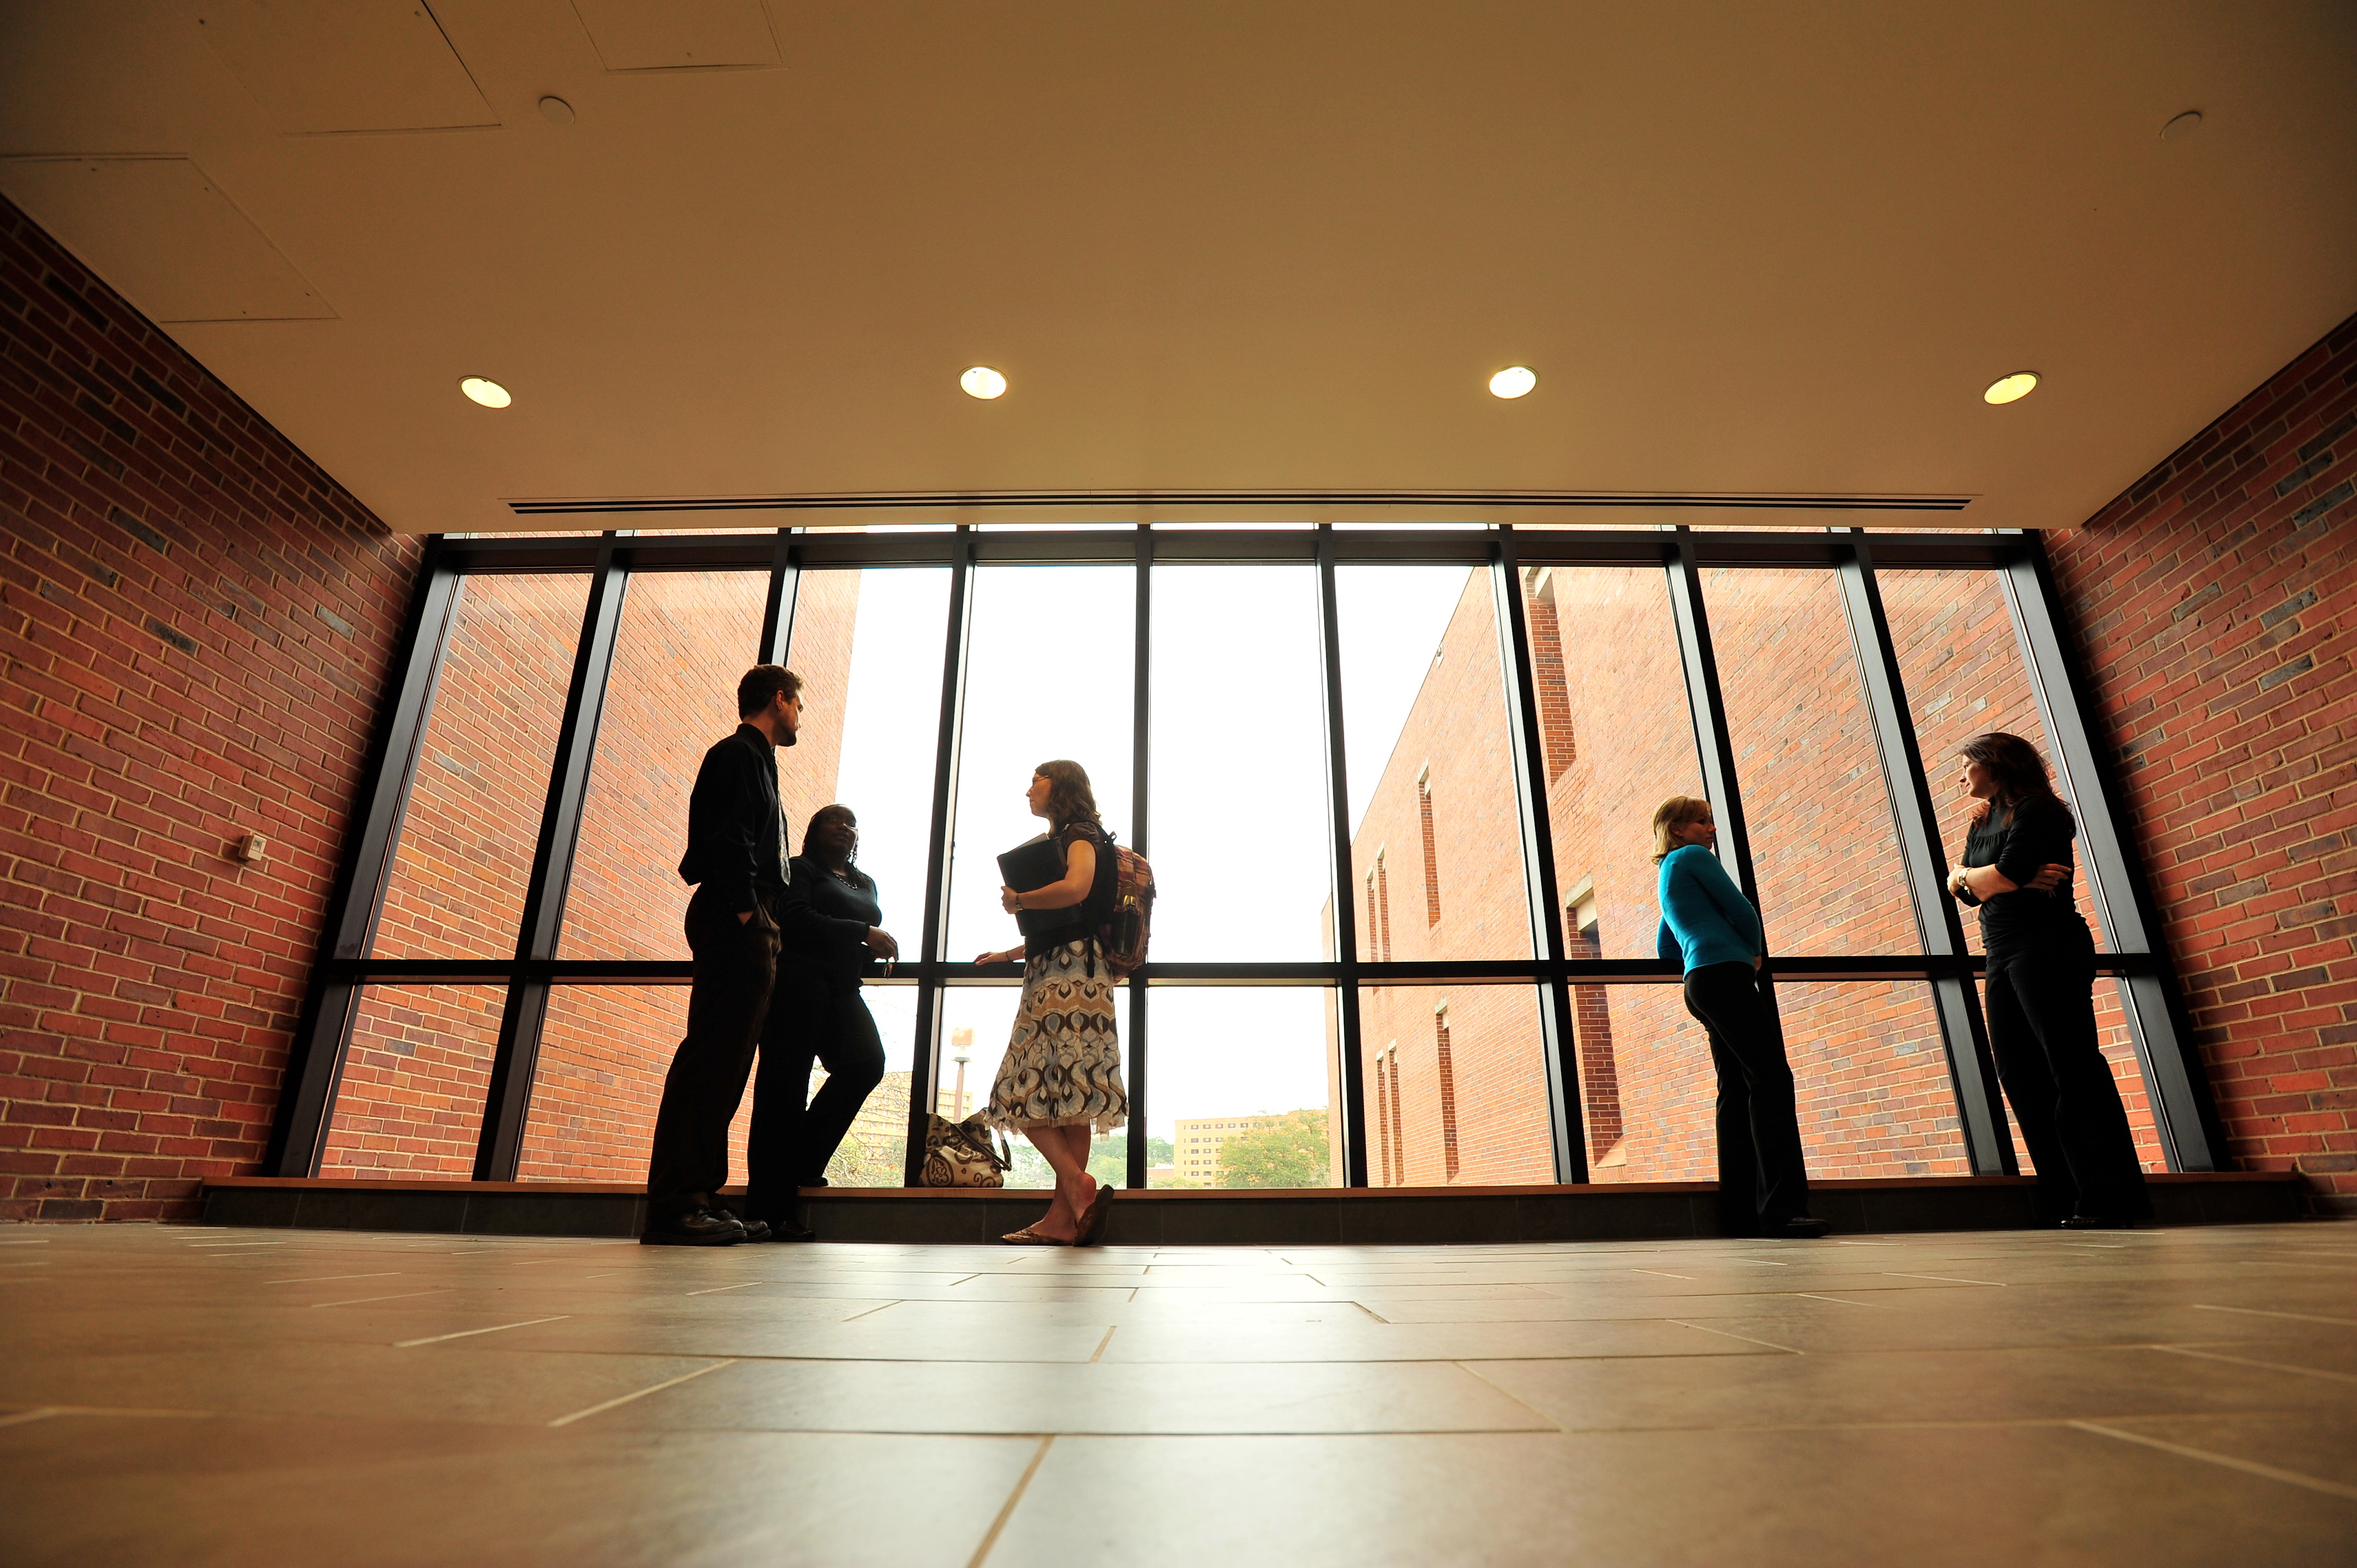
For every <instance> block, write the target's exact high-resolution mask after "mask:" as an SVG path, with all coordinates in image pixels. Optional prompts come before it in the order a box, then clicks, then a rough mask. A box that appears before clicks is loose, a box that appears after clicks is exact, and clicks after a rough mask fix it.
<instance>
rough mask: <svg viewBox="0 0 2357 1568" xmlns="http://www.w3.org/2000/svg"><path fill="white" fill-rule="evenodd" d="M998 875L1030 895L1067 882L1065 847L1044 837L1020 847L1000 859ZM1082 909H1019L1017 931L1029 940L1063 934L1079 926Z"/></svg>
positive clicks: (1007, 883)
mask: <svg viewBox="0 0 2357 1568" xmlns="http://www.w3.org/2000/svg"><path fill="white" fill-rule="evenodd" d="M998 875H999V876H1000V877H1001V878H1002V879H1003V880H1004V881H1005V882H1006V886H1009V887H1012V888H1014V889H1015V891H1017V893H1028V892H1030V891H1031V890H1032V889H1033V888H1035V887H1045V886H1048V885H1049V883H1051V882H1061V881H1062V880H1063V879H1064V846H1063V845H1062V844H1060V843H1057V842H1056V841H1055V840H1054V839H1052V838H1049V836H1048V835H1047V834H1046V833H1041V834H1040V835H1039V837H1037V838H1035V839H1029V840H1027V841H1025V842H1024V843H1018V844H1017V845H1016V846H1015V847H1014V848H1013V849H1010V850H1008V851H1007V852H1006V854H1002V855H1000V856H999V857H998ZM1079 918H1080V911H1079V910H1078V909H1018V910H1017V911H1016V912H1015V929H1017V930H1019V931H1021V932H1022V933H1023V934H1024V935H1025V936H1027V937H1034V936H1041V935H1044V934H1046V933H1047V932H1049V931H1056V930H1061V929H1065V928H1066V927H1068V926H1071V925H1073V924H1075V923H1077V922H1078V920H1079Z"/></svg>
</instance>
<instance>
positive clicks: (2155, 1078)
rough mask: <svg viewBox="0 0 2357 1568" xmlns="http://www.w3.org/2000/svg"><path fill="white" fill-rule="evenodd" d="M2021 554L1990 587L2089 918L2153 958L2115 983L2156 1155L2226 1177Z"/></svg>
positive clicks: (2084, 719) (2143, 897) (2171, 992)
mask: <svg viewBox="0 0 2357 1568" xmlns="http://www.w3.org/2000/svg"><path fill="white" fill-rule="evenodd" d="M2023 546H2024V547H2023V550H2022V553H2021V554H2020V555H2019V556H2018V558H2017V559H2016V561H2015V562H2014V564H2012V565H2010V566H2008V567H2007V569H2006V570H2005V571H2004V572H2002V573H2001V574H1999V581H2000V582H2001V583H2002V584H2003V585H2004V587H2005V597H2006V603H2007V606H2008V607H2010V608H2011V609H2012V611H2013V625H2014V631H2015V633H2016V634H2017V635H2018V637H2019V638H2020V639H2021V651H2022V659H2023V661H2024V663H2025V664H2027V665H2028V667H2029V684H2030V690H2031V692H2032V693H2033V694H2034V695H2035V696H2036V697H2037V699H2038V714H2039V717H2040V718H2041V719H2043V720H2044V721H2045V723H2046V735H2047V738H2048V741H2049V743H2050V746H2051V749H2052V751H2053V754H2054V765H2055V768H2056V770H2057V771H2058V772H2060V773H2061V776H2062V781H2063V785H2064V787H2065V788H2066V789H2068V790H2069V791H2070V795H2071V800H2072V803H2073V804H2074V805H2075V806H2076V807H2077V808H2078V816H2079V845H2080V850H2081V852H2082V853H2083V854H2084V855H2085V856H2086V858H2087V862H2088V865H2089V869H2090V870H2092V871H2093V873H2094V877H2093V881H2094V895H2095V915H2096V918H2097V919H2098V921H2100V923H2101V924H2102V926H2103V929H2104V940H2105V942H2106V944H2107V945H2108V946H2109V947H2110V948H2111V949H2112V950H2113V951H2115V952H2116V953H2120V954H2123V955H2126V954H2149V955H2151V962H2150V964H2149V965H2148V966H2147V969H2146V972H2143V973H2141V974H2131V975H2126V976H2123V977H2122V978H2121V980H2120V982H2119V991H2120V1004H2121V1005H2120V1011H2121V1013H2122V1014H2123V1015H2125V1016H2126V1019H2127V1025H2128V1034H2129V1037H2130V1038H2131V1039H2132V1040H2133V1041H2134V1042H2135V1045H2136V1063H2137V1065H2138V1066H2139V1067H2141V1068H2142V1069H2143V1070H2144V1079H2145V1084H2146V1086H2147V1089H2148V1090H2150V1091H2151V1100H2152V1114H2153V1121H2154V1123H2155V1124H2156V1126H2157V1127H2158V1131H2159V1133H2160V1142H2161V1150H2162V1153H2163V1154H2164V1155H2166V1156H2167V1158H2168V1161H2169V1169H2170V1170H2173V1171H2215V1170H2225V1169H2228V1168H2230V1166H2231V1165H2232V1160H2231V1157H2230V1156H2229V1155H2228V1154H2227V1152H2226V1133H2225V1126H2224V1123H2223V1122H2221V1121H2220V1120H2219V1116H2218V1107H2217V1104H2216V1101H2214V1100H2213V1099H2212V1095H2211V1090H2210V1079H2209V1074H2208V1072H2207V1070H2206V1069H2204V1067H2203V1065H2202V1061H2201V1051H2200V1048H2199V1047H2198V1046H2197V1045H2196V1043H2195V1040H2194V1036H2193V1022H2192V1017H2191V1015H2190V1013H2188V1011H2187V1010H2186V1006H2185V997H2184V993H2182V992H2181V991H2180V990H2179V986H2178V983H2177V972H2176V969H2175V966H2174V965H2173V964H2172V963H2171V961H2170V959H2169V952H2168V950H2167V947H2166V944H2164V943H2162V942H2160V941H2158V940H2156V937H2157V935H2158V932H2159V931H2160V929H2161V922H2160V913H2159V907H2158V905H2157V904H2156V903H2155V902H2154V900H2153V896H2152V888H2151V885H2150V884H2149V883H2148V882H2147V880H2146V877H2145V872H2144V865H2143V862H2142V860H2141V859H2140V858H2139V856H2138V855H2137V854H2136V848H2135V845H2134V843H2132V841H2131V840H2130V839H2129V838H2128V836H2127V834H2126V832H2123V831H2122V825H2123V824H2124V823H2125V822H2126V820H2127V815H2126V811H2125V810H2124V809H2123V807H2122V804H2121V795H2120V789H2119V785H2118V781H2117V780H2116V779H2115V778H2114V777H2113V775H2112V770H2111V768H2110V767H2109V766H2108V765H2107V761H2106V758H2105V756H2104V753H2103V752H2102V751H2101V750H2099V748H2098V747H2097V746H2096V742H2095V736H2094V732H2093V726H2092V725H2090V724H2089V722H2088V708H2087V689H2088V688H2087V682H2086V680H2085V679H2084V677H2083V674H2082V672H2081V671H2080V670H2079V667H2078V658H2077V654H2076V650H2074V649H2073V648H2072V644H2071V641H2070V639H2069V636H2068V634H2067V632H2066V631H2065V629H2064V621H2063V617H2062V612H2061V601H2060V598H2059V596H2058V595H2057V593H2056V590H2055V586H2054V579H2053V575H2052V572H2051V571H2050V568H2049V566H2048V564H2047V561H2046V547H2045V543H2044V542H2043V541H2042V540H2040V539H2039V538H2038V537H2037V536H2036V535H2031V536H2029V537H2028V538H2027V539H2025V540H2024V541H2023Z"/></svg>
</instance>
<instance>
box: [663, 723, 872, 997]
mask: <svg viewBox="0 0 2357 1568" xmlns="http://www.w3.org/2000/svg"><path fill="white" fill-rule="evenodd" d="M679 875H680V880H681V881H683V882H688V883H694V884H700V885H701V886H702V887H703V890H704V892H705V895H707V896H709V897H713V898H716V899H717V900H719V902H720V905H721V907H722V908H725V909H726V910H727V911H728V912H729V913H731V914H737V915H741V914H746V913H748V912H749V911H751V910H753V909H755V908H761V907H765V906H766V907H768V908H771V909H773V910H774V911H775V913H776V916H777V921H778V927H779V929H780V931H781V932H783V933H784V937H785V940H786V942H787V943H788V944H789V945H791V946H797V947H802V948H805V949H812V948H815V949H819V950H828V949H832V948H833V947H834V946H836V945H838V944H841V943H843V942H845V941H854V942H863V943H864V942H865V941H866V937H867V923H866V922H865V921H859V920H846V919H840V918H835V917H834V916H831V915H827V914H823V913H822V912H821V911H819V910H818V909H815V908H812V906H811V903H810V900H809V899H808V898H807V897H804V891H805V890H804V889H802V888H801V887H798V886H795V885H794V881H793V877H792V875H791V872H790V871H789V869H788V867H787V864H786V820H785V813H784V810H783V808H782V807H780V804H779V802H778V757H777V751H776V749H775V748H774V747H773V746H770V737H769V736H765V735H763V734H762V733H761V732H760V731H759V730H758V729H756V728H754V727H753V726H752V725H737V733H736V734H734V735H732V736H728V737H727V738H726V739H725V740H722V741H720V742H718V743H717V744H716V745H715V746H713V747H712V749H711V750H709V751H707V752H705V754H704V761H703V764H702V765H701V766H700V767H698V768H696V770H695V788H694V790H692V791H691V792H690V793H689V795H688V798H687V853H686V854H683V855H682V856H681V857H680V862H679Z"/></svg>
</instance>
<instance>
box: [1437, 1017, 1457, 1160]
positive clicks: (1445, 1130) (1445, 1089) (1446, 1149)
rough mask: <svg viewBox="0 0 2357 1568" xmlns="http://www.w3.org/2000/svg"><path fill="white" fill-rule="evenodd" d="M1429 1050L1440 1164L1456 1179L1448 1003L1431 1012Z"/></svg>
mask: <svg viewBox="0 0 2357 1568" xmlns="http://www.w3.org/2000/svg"><path fill="white" fill-rule="evenodd" d="M1432 1051H1433V1058H1434V1061H1435V1063H1436V1064H1437V1070H1438V1073H1439V1077H1440V1161H1441V1166H1442V1168H1443V1169H1444V1170H1446V1171H1447V1172H1448V1179H1449V1180H1450V1181H1455V1180H1456V1179H1457V1069H1456V1066H1455V1064H1454V1063H1453V1062H1451V1061H1450V1060H1449V1054H1448V1003H1446V1002H1444V1003H1442V1004H1440V1005H1439V1006H1437V1007H1436V1008H1434V1009H1433V1010H1432Z"/></svg>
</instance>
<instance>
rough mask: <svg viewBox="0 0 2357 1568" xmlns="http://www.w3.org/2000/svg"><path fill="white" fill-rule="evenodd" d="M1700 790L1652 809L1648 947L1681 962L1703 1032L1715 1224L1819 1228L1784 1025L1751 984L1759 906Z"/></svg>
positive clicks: (1774, 1231) (1820, 1231)
mask: <svg viewBox="0 0 2357 1568" xmlns="http://www.w3.org/2000/svg"><path fill="white" fill-rule="evenodd" d="M1717 844H1718V824H1717V822H1713V821H1712V820H1711V815H1710V802H1709V801H1707V800H1695V799H1694V798H1693V797H1691V796H1687V795H1673V796H1671V797H1670V798H1669V799H1668V800H1664V801H1663V802H1662V804H1661V806H1660V807H1659V809H1657V810H1656V811H1654V812H1653V863H1654V864H1655V865H1659V866H1660V867H1661V868H1662V875H1661V884H1660V893H1661V900H1662V929H1661V935H1660V937H1659V939H1658V940H1657V942H1656V947H1657V949H1658V950H1659V951H1660V953H1661V955H1662V957H1663V960H1664V961H1670V962H1675V963H1678V964H1681V965H1683V966H1684V970H1685V976H1686V985H1685V1002H1686V1011H1687V1012H1688V1013H1691V1014H1693V1015H1694V1017H1695V1022H1697V1023H1699V1024H1700V1025H1701V1026H1703V1028H1704V1030H1705V1031H1706V1033H1707V1034H1708V1035H1709V1036H1710V1060H1711V1065H1712V1066H1713V1067H1714V1068H1716V1069H1718V1224H1719V1231H1720V1233H1721V1234H1723V1235H1727V1236H1796V1237H1810V1236H1822V1235H1824V1233H1825V1231H1826V1230H1828V1229H1830V1228H1829V1227H1828V1226H1827V1225H1826V1224H1825V1222H1824V1220H1822V1219H1812V1218H1810V1215H1809V1173H1808V1168H1807V1165H1805V1164H1804V1163H1803V1159H1802V1155H1801V1119H1800V1112H1798V1110H1797V1109H1796V1108H1795V1107H1794V1105H1793V1101H1792V1064H1791V1063H1790V1062H1788V1061H1786V1060H1785V1059H1784V1039H1783V1036H1782V1035H1781V1033H1780V1032H1779V1031H1778V1029H1777V1027H1776V1019H1775V1015H1773V1014H1771V1013H1770V1011H1769V1010H1768V1002H1767V999H1766V998H1765V997H1763V996H1762V995H1760V983H1759V970H1760V958H1761V955H1762V954H1763V953H1765V952H1766V950H1767V944H1766V943H1765V942H1764V941H1763V940H1761V934H1760V911H1759V910H1757V909H1755V908H1752V907H1751V900H1750V899H1749V898H1746V897H1744V896H1743V890H1742V889H1741V888H1739V887H1738V886H1736V885H1735V883H1734V881H1733V879H1732V878H1730V877H1729V876H1728V875H1727V872H1726V870H1725V869H1724V868H1723V867H1721V866H1720V865H1719V864H1718V856H1717V854H1714V853H1713V851H1714V850H1715V849H1716V848H1717Z"/></svg>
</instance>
